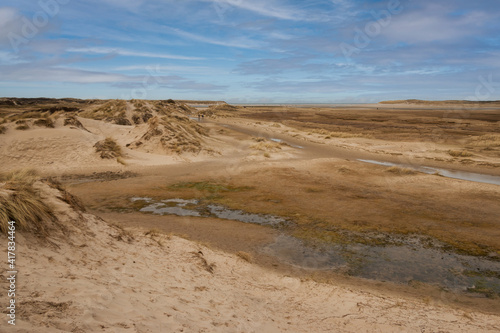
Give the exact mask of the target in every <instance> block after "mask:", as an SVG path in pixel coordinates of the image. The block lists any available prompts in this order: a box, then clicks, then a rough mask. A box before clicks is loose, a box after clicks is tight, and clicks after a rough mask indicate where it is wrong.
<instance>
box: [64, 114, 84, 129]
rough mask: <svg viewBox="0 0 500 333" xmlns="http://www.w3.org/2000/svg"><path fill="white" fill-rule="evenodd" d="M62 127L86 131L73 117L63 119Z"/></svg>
mask: <svg viewBox="0 0 500 333" xmlns="http://www.w3.org/2000/svg"><path fill="white" fill-rule="evenodd" d="M64 126H73V127H76V128H81V129H84V130H86V131H87V129H86V128H85V127H84V126H83V124H82V123H81V122H80V121H79V120H78V119H77V118H76V117H75V116H74V115H71V116H68V117H66V119H64Z"/></svg>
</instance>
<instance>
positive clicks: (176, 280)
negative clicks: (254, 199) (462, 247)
mask: <svg viewBox="0 0 500 333" xmlns="http://www.w3.org/2000/svg"><path fill="white" fill-rule="evenodd" d="M39 186H40V188H41V189H42V190H43V193H44V196H46V197H47V198H48V199H47V200H49V201H51V202H52V204H53V206H57V216H58V218H59V219H60V220H61V221H64V222H62V223H63V224H64V226H65V227H67V228H68V229H69V230H70V232H69V233H67V234H64V233H62V232H60V231H57V229H55V227H57V226H54V229H53V230H52V232H51V236H50V237H49V238H48V239H47V240H41V239H37V238H36V237H34V236H31V235H21V234H19V236H18V239H17V265H18V267H19V268H18V270H19V273H18V282H17V290H18V296H17V300H18V302H19V304H18V317H17V318H18V319H17V320H16V326H15V327H10V326H9V325H8V324H7V323H6V321H5V320H2V321H1V322H0V327H1V330H2V331H4V332H438V331H439V332H498V330H499V329H500V318H499V317H498V316H494V315H485V314H481V313H472V312H468V311H463V310H458V309H452V308H449V307H446V306H442V305H439V304H432V303H425V302H421V301H416V300H414V299H407V298H403V297H397V296H394V295H384V294H380V293H377V292H374V291H370V290H366V289H363V288H359V287H358V288H354V287H345V286H337V285H335V284H321V283H317V282H314V281H310V280H300V279H298V278H294V277H289V276H283V275H280V274H277V273H276V272H272V271H269V270H266V269H263V268H261V267H258V266H256V265H254V264H251V263H248V262H246V261H245V260H243V259H241V258H239V257H237V256H235V255H231V254H227V253H223V252H220V251H215V250H212V249H210V248H207V247H205V246H203V245H200V244H197V243H194V242H191V241H188V240H185V239H181V238H178V237H175V236H169V235H165V234H161V233H159V234H157V233H153V234H149V235H145V232H144V231H143V230H135V231H131V232H123V231H122V230H120V229H119V228H116V227H113V226H110V225H108V224H107V223H106V222H104V221H102V220H100V219H98V218H96V217H95V216H93V215H90V214H77V213H75V212H74V211H73V210H72V208H71V207H69V206H68V205H67V204H65V203H63V202H62V201H60V200H58V199H56V198H55V196H56V195H57V192H55V191H56V190H54V189H50V188H48V186H46V185H39ZM59 228H60V227H59ZM0 246H2V248H5V247H6V240H5V238H2V239H1V241H0ZM5 288H6V282H5V278H2V289H4V290H5ZM5 299H6V297H5V293H4V294H3V295H2V299H1V300H2V303H5Z"/></svg>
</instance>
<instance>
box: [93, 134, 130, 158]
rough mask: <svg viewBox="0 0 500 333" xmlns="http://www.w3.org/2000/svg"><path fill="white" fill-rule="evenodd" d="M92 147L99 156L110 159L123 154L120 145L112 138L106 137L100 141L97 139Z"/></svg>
mask: <svg viewBox="0 0 500 333" xmlns="http://www.w3.org/2000/svg"><path fill="white" fill-rule="evenodd" d="M94 147H95V150H96V152H97V153H99V155H100V156H101V158H108V159H111V158H117V157H122V156H123V153H122V149H121V147H120V146H119V145H118V144H117V143H116V141H115V140H113V139H112V138H106V139H104V140H102V141H98V142H97V143H96V144H95V145H94Z"/></svg>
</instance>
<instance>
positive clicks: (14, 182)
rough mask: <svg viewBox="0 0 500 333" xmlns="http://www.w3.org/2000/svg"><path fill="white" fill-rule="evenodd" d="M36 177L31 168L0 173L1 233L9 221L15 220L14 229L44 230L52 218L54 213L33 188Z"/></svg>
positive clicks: (5, 229) (4, 231)
mask: <svg viewBox="0 0 500 333" xmlns="http://www.w3.org/2000/svg"><path fill="white" fill-rule="evenodd" d="M37 179H38V177H37V175H36V173H35V172H34V171H32V170H24V171H19V172H14V173H11V174H8V175H0V182H1V184H0V232H1V233H4V234H5V233H7V231H8V222H9V221H15V222H16V230H29V231H36V232H41V233H44V232H45V231H46V223H47V222H48V221H50V220H53V218H54V215H53V211H52V209H51V208H50V207H49V206H47V204H45V203H44V202H43V201H42V199H41V198H40V196H39V194H38V193H37V191H36V190H35V189H34V188H33V183H34V182H35V181H36V180H37Z"/></svg>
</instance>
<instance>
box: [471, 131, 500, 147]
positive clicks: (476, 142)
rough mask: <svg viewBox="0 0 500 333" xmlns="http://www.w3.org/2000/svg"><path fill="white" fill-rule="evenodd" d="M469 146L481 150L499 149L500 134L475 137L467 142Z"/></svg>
mask: <svg viewBox="0 0 500 333" xmlns="http://www.w3.org/2000/svg"><path fill="white" fill-rule="evenodd" d="M469 144H470V145H471V146H474V147H481V148H492V147H500V134H486V135H481V136H476V137H473V138H471V139H470V140H469Z"/></svg>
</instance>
